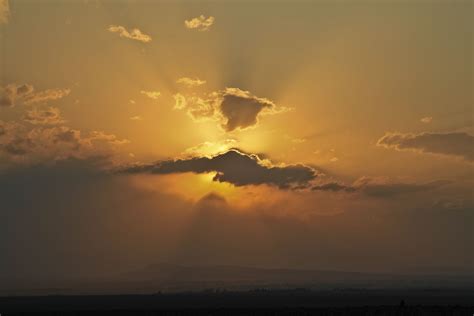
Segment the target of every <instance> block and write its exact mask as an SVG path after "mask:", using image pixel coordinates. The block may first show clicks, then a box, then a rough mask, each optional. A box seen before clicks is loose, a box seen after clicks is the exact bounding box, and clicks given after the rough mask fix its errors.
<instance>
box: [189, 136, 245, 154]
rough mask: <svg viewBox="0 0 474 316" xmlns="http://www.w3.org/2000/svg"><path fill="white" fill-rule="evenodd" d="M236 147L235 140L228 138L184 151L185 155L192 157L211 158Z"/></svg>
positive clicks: (207, 142)
mask: <svg viewBox="0 0 474 316" xmlns="http://www.w3.org/2000/svg"><path fill="white" fill-rule="evenodd" d="M236 147H237V140H235V139H232V138H229V139H224V140H221V141H216V142H210V141H206V142H204V143H200V144H198V145H196V146H193V147H191V148H188V149H186V151H185V152H184V153H185V154H188V155H192V156H212V155H216V154H218V153H223V152H226V151H229V150H230V149H232V148H236Z"/></svg>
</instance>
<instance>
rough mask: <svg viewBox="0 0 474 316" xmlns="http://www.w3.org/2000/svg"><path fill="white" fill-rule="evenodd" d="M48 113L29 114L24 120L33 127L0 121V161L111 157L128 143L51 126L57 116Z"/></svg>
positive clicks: (23, 161)
mask: <svg viewBox="0 0 474 316" xmlns="http://www.w3.org/2000/svg"><path fill="white" fill-rule="evenodd" d="M46 112H47V113H49V109H48V110H46ZM51 113H52V114H44V113H43V112H42V111H36V112H35V111H32V112H28V114H26V115H25V117H27V120H28V121H29V123H32V124H33V125H28V124H23V123H21V122H15V121H12V122H2V121H0V161H5V162H8V163H21V164H31V163H38V162H47V161H51V160H60V159H67V158H70V157H74V158H86V157H92V156H103V155H110V154H111V153H112V152H113V151H114V150H115V148H116V147H117V146H120V145H123V144H126V143H128V142H129V141H128V140H126V139H119V138H118V137H117V136H115V135H113V134H107V133H104V132H102V131H91V132H89V133H83V132H81V131H80V130H77V129H73V128H70V127H68V126H64V125H56V126H51V125H53V124H56V123H57V122H56V121H57V120H58V117H57V116H56V115H57V114H58V112H56V111H55V110H53V111H52V112H51ZM59 120H61V118H60V117H59ZM53 122H54V123H53ZM58 124H59V123H58Z"/></svg>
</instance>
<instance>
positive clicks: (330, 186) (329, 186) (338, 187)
mask: <svg viewBox="0 0 474 316" xmlns="http://www.w3.org/2000/svg"><path fill="white" fill-rule="evenodd" d="M311 190H313V191H333V192H339V191H345V192H355V191H356V188H354V187H351V186H347V185H344V184H341V183H338V182H328V183H324V184H321V185H315V186H313V187H312V188H311Z"/></svg>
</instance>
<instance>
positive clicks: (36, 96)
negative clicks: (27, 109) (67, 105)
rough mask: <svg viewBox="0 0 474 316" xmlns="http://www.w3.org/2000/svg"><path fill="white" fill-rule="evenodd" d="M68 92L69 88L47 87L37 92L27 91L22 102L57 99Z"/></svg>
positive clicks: (30, 102)
mask: <svg viewBox="0 0 474 316" xmlns="http://www.w3.org/2000/svg"><path fill="white" fill-rule="evenodd" d="M70 92H71V90H70V89H48V90H44V91H40V92H37V93H29V94H27V95H26V96H25V99H24V103H25V104H32V103H39V102H46V101H50V100H58V99H61V98H64V97H65V96H67V95H68V94H69V93H70Z"/></svg>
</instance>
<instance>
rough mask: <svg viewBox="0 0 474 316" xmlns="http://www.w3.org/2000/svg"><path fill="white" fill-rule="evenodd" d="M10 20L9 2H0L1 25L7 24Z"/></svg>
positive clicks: (5, 0)
mask: <svg viewBox="0 0 474 316" xmlns="http://www.w3.org/2000/svg"><path fill="white" fill-rule="evenodd" d="M9 19H10V5H9V4H8V0H0V24H7V23H8V20H9Z"/></svg>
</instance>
